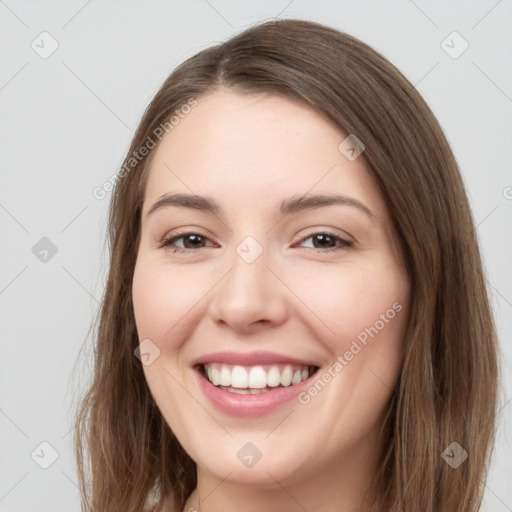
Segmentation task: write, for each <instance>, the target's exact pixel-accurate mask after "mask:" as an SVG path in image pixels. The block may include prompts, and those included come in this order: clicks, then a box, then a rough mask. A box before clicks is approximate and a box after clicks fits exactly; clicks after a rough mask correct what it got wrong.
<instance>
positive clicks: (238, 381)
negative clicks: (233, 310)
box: [213, 366, 249, 388]
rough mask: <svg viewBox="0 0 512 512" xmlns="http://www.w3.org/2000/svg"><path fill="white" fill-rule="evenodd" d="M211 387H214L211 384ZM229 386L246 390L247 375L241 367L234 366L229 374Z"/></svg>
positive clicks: (247, 384)
mask: <svg viewBox="0 0 512 512" xmlns="http://www.w3.org/2000/svg"><path fill="white" fill-rule="evenodd" d="M213 385H214V386H216V385H217V384H215V383H214V382H213ZM231 386H232V387H234V388H248V387H249V375H248V374H247V370H246V369H245V368H244V367H243V366H235V367H234V368H233V371H232V372H231Z"/></svg>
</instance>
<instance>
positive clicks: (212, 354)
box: [76, 20, 498, 512]
mask: <svg viewBox="0 0 512 512" xmlns="http://www.w3.org/2000/svg"><path fill="white" fill-rule="evenodd" d="M109 235H110V242H111V266H110V273H109V278H108V283H107V289H106V293H105V297H104V301H103V304H102V309H101V318H100V324H99V331H98V338H97V351H96V362H95V373H94V381H93V384H92V387H91V389H90V390H89V392H88V394H87V396H86V397H85V398H84V400H83V403H82V406H81V409H80V413H79V416H78V418H77V428H76V448H77V458H78V464H79V470H80V479H81V488H82V494H83V498H84V504H85V506H86V510H91V511H92V510H102V511H103V510H105V511H108V512H114V511H123V512H127V511H137V512H138V511H141V510H144V509H151V510H155V511H163V510H165V511H168V510H172V511H179V512H181V511H182V510H188V511H193V510H198V511H202V512H213V511H218V510H222V511H231V510H245V511H273V510H276V511H277V510H288V511H292V510H310V511H335V510H336V511H343V512H344V511H349V510H350V511H352V510H358V511H359V510H367V511H379V512H385V511H406V512H420V511H421V512H427V511H429V512H434V511H435V512H444V511H448V510H450V511H451V510H460V511H464V512H475V511H477V510H479V507H480V503H481V499H482V492H483V484H484V481H485V477H486V472H487V465H488V460H489V454H490V451H491V447H492V443H493V435H494V427H495V414H496V405H495V404H496V392H497V391H496V390H497V372H498V370H497V361H496V351H497V345H496V335H495V328H494V325H493V319H492V315H491V311H490V307H489V301H488V295H487V291H486V287H485V280H484V278H483V271H482V263H481V260H480V255H479V250H478V244H477V240H476V237H475V233H474V224H473V220H472V217H471V212H470V209H469V206H468V201H467V198H466V194H465V191H464V188H463V184H462V181H461V177H460V174H459V171H458V168H457V164H456V162H455V160H454V157H453V154H452V152H451V150H450V148H449V146H448V143H447V141H446V138H445V137H444V135H443V133H442V130H441V128H440V127H439V124H438V123H437V121H436V119H435V118H434V116H433V114H432V113H431V111H430V110H429V108H428V107H427V105H426V104H425V102H424V101H423V100H422V98H421V97H420V95H419V94H418V92H417V91H416V90H415V89H414V87H413V86H412V85H411V84H410V83H409V82H408V81H407V80H406V79H405V78H404V76H403V75H402V74H401V73H400V72H399V71H398V70H397V69H396V68H394V67H393V65H391V64H390V63H389V62H388V61H387V60H386V59H384V58H383V57H382V56H381V55H379V54H378V53H377V52H375V51H374V50H372V49H371V48H369V47H368V46H367V45H365V44H363V43H362V42H360V41H358V40H357V39H355V38H353V37H350V36H348V35H346V34H343V33H341V32H339V31H337V30H334V29H331V28H329V27H326V26H322V25H319V24H316V23H312V22H307V21H300V20H283V21H271V22H267V23H263V24H260V25H257V26H255V27H252V28H250V29H248V30H246V31H244V32H242V33H241V34H239V35H237V36H235V37H233V38H232V39H230V40H229V41H227V42H225V43H223V44H219V45H217V46H214V47H212V48H209V49H206V50H203V51H201V52H199V53H198V54H197V55H195V56H193V57H192V58H190V59H188V60H187V61H186V62H184V63H183V64H181V65H180V66H179V67H178V68H177V69H176V70H175V71H174V72H173V73H172V74H171V76H170V77H169V78H168V79H167V80H166V82H165V83H164V84H163V86H162V87H161V89H160V90H159V91H158V93H157V94H156V96H155V97H154V99H153V100H152V102H151V103H150V105H149V107H148V109H147V110H146V113H145V115H144V117H143V119H142V121H141V123H140V126H139V127H138V130H137V132H136V134H135V136H134V138H133V141H132V144H131V147H130V150H129V152H128V155H127V157H126V159H125V163H124V165H123V168H122V170H121V172H120V173H119V176H118V180H117V182H116V186H115V190H114V193H113V196H112V201H111V208H110V232H109ZM84 449H87V451H88V453H87V459H86V455H85V453H84ZM86 462H89V465H87V464H86ZM87 468H89V471H87Z"/></svg>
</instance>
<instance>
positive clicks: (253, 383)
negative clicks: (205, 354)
mask: <svg viewBox="0 0 512 512" xmlns="http://www.w3.org/2000/svg"><path fill="white" fill-rule="evenodd" d="M204 369H205V374H206V377H207V378H208V380H209V381H210V382H211V383H212V384H213V385H214V386H220V387H221V388H222V389H226V390H227V391H231V392H232V393H238V394H258V393H261V392H264V391H265V388H275V387H278V386H283V387H287V386H295V385H296V384H299V383H301V382H302V381H303V380H306V379H307V378H308V377H309V376H310V375H311V373H312V371H311V370H312V368H310V367H309V366H302V365H300V366H298V365H290V364H288V365H272V366H269V365H265V366H261V365H258V366H250V367H244V366H240V365H228V364H222V363H208V364H205V365H204ZM266 391H268V390H266Z"/></svg>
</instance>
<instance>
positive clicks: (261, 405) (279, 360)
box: [192, 351, 317, 418]
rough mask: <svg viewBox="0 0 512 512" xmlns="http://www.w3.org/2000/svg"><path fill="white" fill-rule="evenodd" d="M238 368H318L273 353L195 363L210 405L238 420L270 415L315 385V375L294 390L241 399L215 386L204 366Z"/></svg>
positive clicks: (208, 357)
mask: <svg viewBox="0 0 512 512" xmlns="http://www.w3.org/2000/svg"><path fill="white" fill-rule="evenodd" d="M219 362H221V363H226V364H238V365H241V366H255V365H265V364H267V365H268V364H296V365H304V366H317V365H314V364H313V363H311V362H310V361H304V360H300V359H294V358H290V357H288V356H283V355H280V354H274V353H272V352H262V351H260V352H249V353H245V354H243V353H235V352H216V353H212V354H208V355H206V356H203V357H200V358H198V359H197V360H196V361H194V362H193V363H192V366H193V367H194V370H195V372H194V373H195V374H196V378H197V379H198V384H199V386H200V388H201V390H202V391H203V393H204V394H205V395H206V397H207V398H208V399H209V400H210V402H211V403H212V404H213V405H214V406H215V407H216V408H217V409H218V410H220V411H221V412H223V413H224V414H228V415H229V416H235V417H240V418H242V417H255V416H263V415H265V414H269V413H270V412H272V411H274V410H276V409H278V408H279V407H281V406H283V405H284V404H286V403H288V402H290V401H292V400H294V399H296V398H297V396H298V395H299V393H301V392H302V391H304V390H305V389H306V388H307V387H308V386H310V385H311V379H312V377H313V375H311V376H310V377H309V378H308V379H306V380H304V381H302V382H300V383H299V384H296V385H294V386H288V387H279V388H275V389H272V390H271V391H267V392H265V393H260V394H256V395H240V394H236V393H230V392H229V391H224V390H222V389H220V388H218V387H216V386H214V385H213V384H212V383H211V382H210V381H209V380H208V379H206V378H205V377H204V375H203V373H202V369H201V368H200V365H203V364H207V363H219Z"/></svg>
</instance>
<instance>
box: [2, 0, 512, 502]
mask: <svg viewBox="0 0 512 512" xmlns="http://www.w3.org/2000/svg"><path fill="white" fill-rule="evenodd" d="M275 17H279V18H284V17H291V18H302V19H309V20H313V21H319V22H321V23H325V24H328V25H331V26H333V27H336V28H338V29H341V30H343V31H346V32H348V33H350V34H352V35H354V36H356V37H359V38H360V39H362V40H363V41H364V42H366V43H368V44H370V45H371V46H372V47H374V48H375V49H376V50H378V51H379V52H381V53H382V54H383V55H384V56H385V57H387V58H388V59H389V60H390V61H391V62H392V63H394V64H395V65H396V66H397V67H398V68H399V69H400V70H401V71H402V72H403V73H404V74H405V75H406V76H407V78H408V79H409V80H410V81H411V82H412V83H413V84H414V85H416V87H417V88H418V90H419V91H420V93H421V94H422V95H423V97H424V98H425V99H426V101H427V102H428V104H429V105H430V107H431V108H432V110H433V112H434V114H435V115H436V116H437V117H438V119H439V121H440V123H441V125H442V127H443V129H444V130H445V133H446V135H447V137H448V139H449V141H450V143H451V145H452V147H453V150H454V153H455V156H456V158H457V161H458V163H459V165H460V168H461V171H462V174H463V177H464V180H465V183H466V184H467V191H468V194H469V197H470V201H471V206H472V208H473V212H474V216H475V220H476V224H477V226H478V227H477V231H478V236H479V239H480V242H481V247H482V252H483V256H484V259H485V265H486V271H487V278H488V282H489V285H490V290H491V293H492V300H493V306H494V311H495V315H496V323H497V326H498V329H499V335H500V339H501V346H502V368H503V373H504V380H503V390H502V394H501V397H500V408H501V410H500V414H499V429H498V434H497V444H496V448H495V451H494V455H493V461H492V466H491V470H490V476H489V480H488V482H487V486H486V495H485V505H486V507H485V509H486V510H489V511H492V512H506V511H512V488H511V486H510V482H512V470H511V466H512V464H511V460H512V444H511V440H510V437H511V436H510V434H511V425H512V405H511V403H510V396H511V394H512V393H511V390H512V379H511V375H512V372H511V366H512V364H511V360H512V347H511V343H510V338H511V335H512V320H511V319H512V272H511V267H510V265H511V261H512V258H511V256H512V242H511V237H510V233H511V228H510V221H511V220H512V172H511V162H512V66H511V65H510V64H511V62H512V59H511V58H512V29H511V28H512V27H511V22H512V1H511V0H501V1H496V0H482V1H465V2H461V1H437V2H433V1H426V0H414V1H413V0H397V1H381V0H379V1H364V0H363V1H336V2H335V1H305V0H295V1H293V0H292V1H290V0H276V1H268V0H267V1H262V0H258V1H235V0H192V1H166V2H164V1H148V0H146V1H133V0H132V1H118V2H115V1H112V0H110V1H108V0H89V1H87V0H72V1H67V2H58V1H37V2H36V1H18V0H17V1H15V0H5V1H0V45H1V46H0V48H1V51H0V107H1V110H0V112H1V114H0V172H1V185H0V226H1V230H2V231H1V232H2V240H3V243H2V248H1V251H0V311H1V313H0V314H1V317H0V341H1V353H0V433H1V436H0V461H1V462H0V510H1V511H3V512H36V511H37V512H60V511H62V512H64V511H66V512H73V511H77V512H78V511H79V510H80V504H79V494H78V490H77V486H76V485H77V477H76V471H75V464H74V457H73V451H72V434H71V428H72V424H73V414H74V404H75V403H76V399H77V394H79V391H80V390H81V389H82V390H83V388H84V387H85V385H86V383H87V378H86V377H87V375H88V372H90V356H91V352H92V351H91V349H90V347H92V339H91V336H90V335H89V336H88V331H89V327H90V325H91V322H92V321H93V319H94V317H95V315H96V313H97V310H98V307H99V301H100V300H101V297H102V292H103V286H104V282H105V277H106V272H107V269H108V259H107V254H108V253H107V252H106V250H105V227H106V217H107V206H108V196H107V197H106V198H105V199H103V200H98V199H96V198H95V197H94V196H93V190H94V188H95V187H98V186H101V185H102V184H103V183H104V182H105V181H106V180H108V178H109V177H110V176H112V175H113V174H114V173H116V172H117V170H118V169H119V168H120V166H121V164H122V160H123V157H124V155H125V153H126V151H127V149H128V145H129V142H130V140H131V137H132V135H133V133H134V129H135V128H136V126H137V124H138V122H139V120H140V117H141V114H142V112H143V111H144V109H145V107H146V105H147V103H148V102H149V100H150V99H151V97H152V96H153V95H154V93H155V92H156V91H157V89H158V88H159V87H160V85H161V84H162V82H163V81H164V79H165V78H166V77H167V76H168V74H169V73H170V72H171V71H172V70H173V68H174V67H175V66H177V65H178V64H179V63H180V62H182V61H183V60H184V59H186V58H187V57H190V56H191V55H193V54H194V53H196V52H197V51H199V50H201V49H203V48H205V47H207V46H209V45H211V44H213V43H215V42H220V41H223V40H225V39H227V38H229V37H230V36H231V35H233V34H234V33H236V32H239V31H241V30H242V29H243V28H246V27H248V26H249V25H251V24H253V23H255V22H258V21H262V20H265V19H270V18H275ZM454 32H457V34H453V33H454ZM443 41H444V42H443ZM466 46H467V48H466ZM52 52H53V53H52ZM84 344H85V349H84V352H83V354H84V355H83V356H81V360H83V361H85V362H83V363H80V365H79V367H80V368H82V370H81V371H82V372H83V375H82V374H80V375H79V374H75V373H74V370H75V369H76V368H75V366H74V365H75V362H76V360H77V357H78V355H79V350H80V348H81V347H82V346H84ZM88 361H89V362H88ZM77 375H78V377H79V378H76V377H77ZM73 377H75V378H73ZM75 381H77V382H78V384H75ZM77 389H78V391H77Z"/></svg>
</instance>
